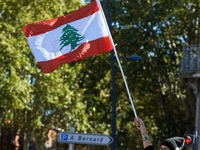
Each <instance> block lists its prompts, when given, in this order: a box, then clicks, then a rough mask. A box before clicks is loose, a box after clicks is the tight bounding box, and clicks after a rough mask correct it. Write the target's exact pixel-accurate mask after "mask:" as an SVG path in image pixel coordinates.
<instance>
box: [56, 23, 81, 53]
mask: <svg viewBox="0 0 200 150" xmlns="http://www.w3.org/2000/svg"><path fill="white" fill-rule="evenodd" d="M77 31H78V30H77V29H75V28H74V27H72V26H70V25H69V24H67V25H66V26H65V27H64V28H63V29H62V33H63V35H62V36H61V38H60V41H61V43H60V45H62V47H61V48H60V50H62V49H63V47H65V46H67V45H69V44H70V45H71V50H70V52H71V51H72V50H74V49H75V48H76V47H77V46H78V45H80V44H78V43H77V42H79V41H81V40H82V39H84V36H81V35H80V34H78V33H77Z"/></svg>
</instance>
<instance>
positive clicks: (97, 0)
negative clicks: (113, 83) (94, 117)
mask: <svg viewBox="0 0 200 150" xmlns="http://www.w3.org/2000/svg"><path fill="white" fill-rule="evenodd" d="M96 2H97V4H98V6H99V8H100V11H101V13H102V15H103V19H104V22H105V23H106V28H107V30H108V33H109V37H110V40H111V43H112V45H113V50H114V53H115V57H116V58H117V62H118V65H119V68H120V71H121V73H122V77H123V79H124V83H125V86H126V90H127V93H128V96H129V99H130V102H131V105H132V108H133V112H134V115H135V118H136V119H137V113H136V110H135V107H134V104H133V100H132V98H131V94H130V91H129V88H128V84H127V82H126V78H125V76H124V72H123V69H122V66H121V63H120V61H119V57H118V55H117V51H116V48H115V45H114V42H113V39H112V35H111V33H110V30H109V27H108V24H107V21H106V17H105V14H104V12H103V9H102V7H101V4H100V2H99V0H96ZM137 121H138V119H137Z"/></svg>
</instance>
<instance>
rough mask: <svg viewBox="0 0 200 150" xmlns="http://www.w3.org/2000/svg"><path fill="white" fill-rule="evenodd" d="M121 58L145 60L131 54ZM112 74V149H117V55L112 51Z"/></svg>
mask: <svg viewBox="0 0 200 150" xmlns="http://www.w3.org/2000/svg"><path fill="white" fill-rule="evenodd" d="M119 58H121V59H126V60H132V61H133V60H143V58H142V57H140V56H130V57H128V58H127V57H122V56H119ZM111 67H112V71H111V76H112V138H113V139H114V141H113V143H112V145H111V150H115V147H116V118H117V113H116V101H117V96H116V82H115V56H114V52H113V51H111Z"/></svg>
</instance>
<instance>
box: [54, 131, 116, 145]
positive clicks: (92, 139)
mask: <svg viewBox="0 0 200 150" xmlns="http://www.w3.org/2000/svg"><path fill="white" fill-rule="evenodd" d="M58 141H59V142H61V143H73V144H87V145H109V144H111V143H112V142H113V138H112V137H111V136H109V135H103V134H84V133H71V132H59V134H58Z"/></svg>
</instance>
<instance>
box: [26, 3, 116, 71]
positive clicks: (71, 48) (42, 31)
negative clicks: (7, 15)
mask: <svg viewBox="0 0 200 150" xmlns="http://www.w3.org/2000/svg"><path fill="white" fill-rule="evenodd" d="M23 31H24V33H25V35H26V37H27V40H28V43H29V46H30V48H31V50H32V52H33V55H34V57H35V59H36V61H37V62H38V64H39V66H40V67H41V69H42V71H43V72H44V73H50V72H52V71H54V70H55V69H56V68H57V67H58V66H59V65H62V64H65V63H70V62H73V61H78V60H81V59H84V58H87V57H90V56H93V55H98V54H101V53H105V52H108V51H111V50H113V42H112V38H111V36H110V31H109V29H108V26H107V22H106V20H105V16H104V14H103V11H102V9H101V6H100V3H99V1H98V0H94V1H93V2H91V3H90V4H88V5H86V6H84V7H82V8H80V9H79V10H76V11H74V12H72V13H70V14H67V15H65V16H62V17H58V18H54V19H51V20H46V21H41V22H37V23H32V24H29V25H27V26H25V27H24V28H23Z"/></svg>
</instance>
